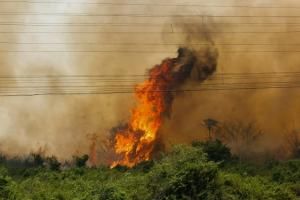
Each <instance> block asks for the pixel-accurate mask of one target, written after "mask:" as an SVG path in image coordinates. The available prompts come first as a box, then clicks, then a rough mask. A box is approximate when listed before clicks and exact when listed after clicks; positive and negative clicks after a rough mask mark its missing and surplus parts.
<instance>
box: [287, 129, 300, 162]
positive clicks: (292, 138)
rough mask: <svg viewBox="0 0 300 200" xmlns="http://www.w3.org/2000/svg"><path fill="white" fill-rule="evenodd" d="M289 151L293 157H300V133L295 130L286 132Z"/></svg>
mask: <svg viewBox="0 0 300 200" xmlns="http://www.w3.org/2000/svg"><path fill="white" fill-rule="evenodd" d="M286 142H287V147H288V151H289V152H290V154H291V156H292V157H293V158H300V134H299V132H298V131H296V130H293V131H291V132H290V133H287V134H286Z"/></svg>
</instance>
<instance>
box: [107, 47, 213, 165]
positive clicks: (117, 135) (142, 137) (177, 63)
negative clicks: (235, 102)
mask: <svg viewBox="0 0 300 200" xmlns="http://www.w3.org/2000/svg"><path fill="white" fill-rule="evenodd" d="M217 57H218V54H217V52H214V51H212V50H210V49H205V50H201V51H196V50H193V49H188V48H179V49H178V56H177V58H173V59H170V58H168V59H165V60H163V61H162V63H161V64H159V65H156V66H154V67H153V68H152V69H150V70H149V78H148V80H145V81H144V82H142V83H140V84H138V85H137V86H136V94H135V96H136V100H137V105H136V106H135V108H134V109H133V110H132V116H131V119H130V121H129V122H128V124H126V125H125V126H119V127H118V128H116V129H114V130H113V131H112V133H113V135H112V147H113V148H114V151H115V154H116V159H115V161H114V162H113V163H112V166H116V165H126V166H129V167H132V166H133V165H135V164H137V163H140V162H142V161H146V160H149V159H151V158H152V157H153V156H154V154H155V153H156V151H157V150H160V148H158V147H159V145H161V144H163V142H164V141H161V138H162V136H161V134H162V133H160V132H159V131H160V128H161V126H163V123H164V122H163V121H164V118H165V117H166V116H169V117H171V110H172V104H173V101H174V99H175V96H176V94H177V93H178V91H180V88H181V87H182V86H183V85H184V84H185V83H186V82H187V80H189V79H191V78H192V77H193V78H194V79H195V80H197V81H198V82H200V83H201V82H203V81H205V80H206V79H207V78H208V77H209V76H211V75H212V74H213V73H214V72H215V70H216V68H217ZM192 75H193V76H192Z"/></svg>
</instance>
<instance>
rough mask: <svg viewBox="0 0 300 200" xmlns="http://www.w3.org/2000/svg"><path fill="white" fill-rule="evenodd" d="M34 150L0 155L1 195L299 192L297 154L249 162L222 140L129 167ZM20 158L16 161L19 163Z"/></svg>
mask: <svg viewBox="0 0 300 200" xmlns="http://www.w3.org/2000/svg"><path fill="white" fill-rule="evenodd" d="M87 159H88V157H87V156H83V157H81V158H75V162H74V163H75V166H73V167H63V166H61V165H60V163H59V162H57V160H56V159H55V158H54V157H52V158H47V159H44V158H42V157H41V156H39V155H32V156H31V158H30V159H27V160H26V161H24V160H23V161H22V164H20V161H18V160H7V159H5V158H2V159H1V163H2V164H1V168H0V196H1V199H21V200H27V199H28V200H29V199H33V200H34V199H37V200H40V199H58V200H63V199H72V200H73V199H74V200H76V199H77V200H83V199H84V200H90V199H91V200H102V199H103V200H127V199H130V200H131V199H133V200H135V199H136V200H153V199H157V200H167V199H170V200H173V199H174V200H175V199H187V200H188V199H191V200H194V199H195V200H197V199H204V200H206V199H207V200H217V199H220V200H221V199H222V200H239V199H250V200H273V199H274V200H289V199H291V200H292V199H297V196H300V160H289V161H284V162H283V161H282V162H278V161H269V162H266V163H265V164H263V165H255V164H249V163H246V162H242V161H241V160H239V159H238V158H233V157H232V156H231V153H230V150H229V149H228V148H227V147H226V146H224V145H223V144H222V143H221V142H220V141H218V140H217V141H211V142H204V143H202V142H194V143H193V144H192V145H180V146H175V147H174V148H173V150H172V151H170V152H168V153H166V154H165V155H162V156H160V158H159V159H156V160H153V161H149V162H145V163H141V164H140V165H138V166H136V167H135V168H133V169H127V168H125V167H121V166H118V167H116V168H114V169H110V168H109V167H104V166H103V167H98V168H87V167H85V162H86V161H87ZM18 162H19V163H18Z"/></svg>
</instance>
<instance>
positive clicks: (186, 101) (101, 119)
mask: <svg viewBox="0 0 300 200" xmlns="http://www.w3.org/2000/svg"><path fill="white" fill-rule="evenodd" d="M258 3H259V1H256V2H253V3H252V2H247V4H249V5H256V4H258ZM212 4H213V3H212ZM286 4H292V3H289V2H287V3H286ZM231 5H232V4H231ZM90 7H91V6H88V7H86V8H80V7H79V6H76V5H75V6H70V7H68V6H66V7H56V5H52V6H49V8H48V7H47V8H45V7H43V6H42V5H38V4H36V5H35V6H34V5H32V4H28V6H24V7H22V6H20V8H19V9H20V10H22V11H23V10H24V12H35V11H39V12H45V10H46V11H48V12H49V13H51V12H57V10H60V11H66V12H67V11H68V12H75V11H76V12H89V11H93V12H95V13H98V9H101V11H105V12H106V13H110V12H117V11H118V9H117V7H109V6H106V7H105V6H103V7H101V8H99V7H97V8H92V9H91V8H90ZM3 9H4V8H3ZM183 9H184V13H191V12H194V11H197V12H198V14H199V15H203V16H206V15H209V14H211V13H214V14H215V15H227V14H228V15H233V14H232V13H234V14H235V15H247V14H248V15H286V14H287V11H286V10H285V9H269V10H268V11H264V10H263V9H251V10H250V9H248V8H226V9H221V8H198V7H197V8H196V7H195V8H194V7H188V8H184V7H182V6H179V7H177V8H176V9H175V8H168V10H167V11H166V14H168V13H169V12H170V13H172V14H178V13H183ZM198 9H199V10H198ZM74 10H75V11H74ZM12 11H13V10H12ZM143 11H145V12H147V11H149V12H154V11H155V14H161V13H165V12H164V11H162V10H160V8H159V9H157V8H155V7H149V8H148V7H145V8H144V10H143ZM122 12H124V13H125V12H127V13H128V12H129V11H128V10H126V8H125V7H124V8H123V7H122ZM130 12H131V11H130ZM132 12H136V14H139V13H140V12H141V10H140V9H134V10H133V11H132ZM167 12H168V13H167ZM265 12H266V13H265ZM147 14H149V15H150V14H153V13H147ZM289 14H290V15H294V14H295V15H297V10H296V9H295V10H289ZM195 18H196V20H195ZM195 18H193V17H191V18H189V17H185V18H182V19H178V18H176V19H172V18H171V19H168V18H164V20H165V22H164V23H166V26H165V27H163V28H161V27H159V25H160V23H161V22H162V20H161V18H149V17H146V18H142V17H140V18H137V19H136V18H135V20H136V21H133V20H132V18H130V17H114V18H109V17H97V18H92V17H74V18H71V17H68V18H67V17H49V18H47V17H45V16H44V17H41V18H40V17H39V16H34V17H28V19H27V18H26V19H22V17H20V16H19V17H11V19H8V18H5V19H1V21H2V20H3V21H4V20H11V21H14V22H24V21H27V22H39V23H43V22H48V23H54V24H55V23H83V24H84V23H92V24H93V23H94V24H97V23H99V24H101V23H119V24H122V23H125V24H126V23H131V22H134V23H135V22H136V23H137V24H143V23H144V24H146V23H150V24H152V25H153V24H154V25H155V26H147V25H131V26H129V28H128V29H126V26H124V27H121V28H120V27H117V26H114V27H113V28H111V27H110V25H109V24H108V25H106V26H99V27H97V28H96V27H93V26H91V27H73V28H71V27H67V26H66V27H63V28H61V27H60V28H58V27H51V29H52V30H51V31H52V32H57V33H55V34H50V35H47V34H31V35H29V34H18V35H16V34H11V35H8V34H5V35H4V36H3V34H1V39H2V40H3V41H8V40H9V41H11V42H29V43H30V42H41V43H53V44H52V45H44V46H43V45H42V47H41V46H39V48H41V49H46V50H49V49H58V50H90V49H92V50H108V51H111V52H109V53H74V54H73V53H62V52H57V53H47V54H45V53H26V54H6V53H5V54H4V53H1V56H0V74H1V75H3V76H7V75H8V76H18V75H37V76H39V75H45V74H46V75H74V74H86V75H95V74H100V75H106V74H118V75H119V74H122V75H128V74H144V73H145V71H146V69H147V68H149V67H151V66H153V65H155V64H156V63H157V62H158V61H160V60H162V59H164V58H166V57H171V56H175V53H176V49H177V46H176V44H179V45H180V46H182V47H183V48H181V49H180V51H179V57H178V58H177V60H178V61H177V65H176V66H177V68H174V72H176V71H178V70H179V71H180V66H190V65H185V64H184V63H188V62H191V63H193V67H191V68H192V69H191V70H190V69H185V70H183V72H184V73H183V74H185V73H186V74H188V78H187V79H186V78H181V77H180V76H178V78H177V79H178V82H180V81H181V80H183V81H182V84H183V85H182V84H180V86H179V85H176V86H174V88H175V90H179V91H180V90H182V91H184V90H186V89H189V88H192V86H193V87H194V86H195V85H197V87H198V83H196V81H195V80H197V79H198V80H200V81H203V80H204V78H206V77H207V75H212V72H213V71H214V66H216V65H217V64H218V69H217V71H216V75H218V74H223V73H231V72H236V73H258V72H270V71H272V72H280V71H281V72H282V71H297V70H298V69H299V66H298V64H297V63H298V62H299V61H298V60H299V59H298V54H294V53H290V54H287V53H272V52H271V53H270V52H269V53H263V52H256V53H255V52H254V53H253V51H266V50H268V51H277V50H295V48H296V47H291V46H282V45H281V44H282V43H287V44H288V43H290V44H294V43H299V41H300V40H299V37H298V35H296V34H294V33H282V34H277V33H270V34H260V33H255V31H258V32H259V31H266V30H270V31H275V32H276V31H278V30H279V31H285V30H294V28H295V27H291V26H288V25H287V24H288V23H292V22H294V21H292V20H294V19H293V18H291V19H287V18H284V19H283V18H280V19H272V18H270V19H267V18H255V19H253V18H218V17H202V18H201V17H195ZM275 20H276V21H275ZM226 22H230V23H232V22H233V23H236V24H234V25H232V24H231V25H230V24H222V23H226ZM213 23H219V24H213ZM238 23H241V24H239V25H238ZM247 23H248V24H247ZM251 23H258V24H259V23H274V24H275V23H283V24H282V25H270V24H268V25H267V26H264V25H251ZM284 23H286V24H284ZM170 24H172V28H170ZM21 29H22V28H21ZM95 29H96V30H100V29H101V30H104V31H103V32H101V33H97V34H92V33H90V34H78V33H71V34H61V33H59V31H74V32H76V31H77V32H80V31H89V30H92V31H95ZM170 29H172V30H173V32H172V31H170ZM27 30H28V29H27ZM41 30H43V29H40V30H39V31H41ZM47 30H48V29H47ZM111 30H113V31H116V32H113V31H111ZM145 30H147V31H149V32H148V33H145V32H146V31H145ZM21 31H22V30H20V32H21ZM92 31H91V32H92ZM105 31H106V32H105ZM118 31H119V32H118ZM127 31H128V32H127ZM130 31H132V32H130ZM134 31H140V32H143V33H133V32H134ZM120 32H122V33H120ZM211 32H213V33H211ZM222 32H228V33H222ZM229 32H230V33H229ZM232 32H254V33H251V34H250V33H247V34H245V33H232ZM72 42H75V43H77V44H71V43H72ZM55 43H62V44H55ZM105 43H106V44H105ZM107 43H109V44H107ZM121 43H123V45H122V44H121ZM155 43H162V44H166V45H157V46H155V45H152V44H155ZM228 43H230V44H251V45H233V46H226V45H225V46H224V45H221V44H228ZM111 44H114V45H111ZM124 44H125V45H124ZM126 44H131V46H130V45H126ZM132 44H135V45H132ZM145 44H148V45H145ZM170 44H174V46H171V45H170ZM255 44H274V45H271V46H270V45H263V46H261V45H259V46H258V45H255ZM5 48H8V49H10V48H12V47H10V46H8V47H5ZM15 48H16V49H18V48H19V49H23V50H24V49H25V50H27V49H28V50H35V49H37V47H36V46H34V45H31V46H29V45H17V47H15ZM216 49H218V50H216ZM124 50H135V51H149V53H144V54H138V56H137V55H136V54H134V53H122V51H124ZM114 51H115V52H114ZM117 51H120V52H121V53H117ZM151 51H153V52H154V53H153V52H151ZM228 51H236V52H240V53H228ZM157 52H161V53H157ZM170 52H173V53H170ZM241 52H242V53H241ZM249 52H251V53H249ZM173 54H174V55H173ZM216 60H218V63H217V62H216ZM207 63H210V64H209V65H206V64H207ZM201 66H202V67H203V68H202V67H201ZM206 67H207V70H204V69H205V68H206ZM175 69H176V70H175ZM174 74H176V73H174ZM213 80H214V76H212V77H209V80H207V81H213ZM224 80H225V81H226V79H225V78H224ZM285 80H287V79H285ZM254 81H261V79H258V78H256V79H254ZM277 81H278V79H277ZM289 81H296V80H295V78H291V79H289ZM205 83H206V81H205ZM62 84H63V83H62V82H60V81H49V82H47V83H46V85H47V86H49V87H50V86H51V88H54V87H52V86H56V89H55V90H53V91H61V90H62V89H63V87H61V88H60V86H61V85H62ZM174 88H173V89H174ZM200 88H201V87H200ZM297 94H298V90H297V89H294V90H287V89H281V90H275V89H274V90H252V91H245V90H235V91H201V92H199V91H196V92H179V93H176V94H174V93H171V94H170V95H171V99H172V101H169V102H171V103H169V105H172V106H170V112H171V115H169V118H165V119H164V125H163V126H162V127H161V129H160V132H161V133H162V134H163V140H164V141H165V143H167V144H169V143H170V144H173V143H179V142H190V141H191V140H194V139H201V138H204V136H205V134H206V130H205V128H203V126H202V125H201V124H202V121H203V120H204V119H206V118H214V119H216V120H218V121H220V122H223V121H230V120H233V121H234V120H236V119H242V120H245V121H255V122H256V124H257V126H259V127H260V128H261V129H263V130H264V133H265V135H264V138H263V139H262V142H261V144H260V146H259V147H261V148H262V147H266V146H269V147H270V148H271V147H272V148H275V147H276V146H279V145H280V143H281V142H282V141H283V138H282V136H281V135H282V134H281V133H282V132H285V131H286V129H299V128H300V127H298V123H297V122H298V118H299V117H298V113H300V106H299V103H298V102H299V97H298V95H297ZM175 96H176V98H175V99H173V98H174V97H175ZM0 103H1V105H0V119H1V120H0V121H1V128H0V137H1V141H2V142H1V145H0V146H1V148H0V150H1V152H4V153H6V154H10V155H19V154H28V153H30V152H31V151H38V150H39V149H40V148H41V147H42V148H44V149H45V152H46V154H48V155H56V156H58V157H60V158H61V159H68V158H71V157H72V155H74V154H85V153H89V151H90V149H93V151H97V150H95V148H94V143H95V142H94V141H92V142H91V139H90V138H89V135H91V134H96V135H97V136H98V137H97V138H98V139H97V142H98V143H97V144H98V145H100V146H101V145H102V143H101V142H102V141H103V139H105V138H106V137H107V136H108V135H109V130H110V129H111V127H114V126H115V125H116V124H119V123H121V122H123V121H126V119H128V118H129V117H130V112H128V111H129V110H130V109H131V108H132V107H134V103H135V102H134V98H132V95H131V94H128V95H110V96H105V95H104V96H101V95H99V96H97V95H95V96H45V97H18V98H13V97H10V98H8V97H3V98H2V97H1V99H0ZM257 147H258V146H257ZM97 148H98V150H99V148H100V147H97ZM97 148H96V149H97ZM98 155H99V158H98V159H101V157H102V156H103V155H102V154H100V153H98ZM95 162H96V161H95Z"/></svg>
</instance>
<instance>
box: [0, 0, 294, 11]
mask: <svg viewBox="0 0 300 200" xmlns="http://www.w3.org/2000/svg"><path fill="white" fill-rule="evenodd" d="M0 3H27V4H67V5H70V4H84V5H89V4H92V5H95V4H96V5H97V4H98V5H108V6H164V7H190V6H191V7H195V6H196V7H216V8H218V7H221V8H275V9H298V8H300V7H299V6H297V5H294V6H285V5H215V4H211V5H209V4H194V3H192V4H190V3H187V4H163V3H151V4H150V3H113V2H86V1H85V2H80V1H71V2H60V1H15V0H10V1H0Z"/></svg>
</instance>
